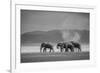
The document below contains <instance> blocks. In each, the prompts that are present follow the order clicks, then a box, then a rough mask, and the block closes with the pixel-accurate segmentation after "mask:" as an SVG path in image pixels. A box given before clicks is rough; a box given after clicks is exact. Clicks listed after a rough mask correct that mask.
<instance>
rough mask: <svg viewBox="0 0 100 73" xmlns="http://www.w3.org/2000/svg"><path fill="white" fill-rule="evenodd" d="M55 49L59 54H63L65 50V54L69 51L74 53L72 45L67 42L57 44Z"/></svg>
mask: <svg viewBox="0 0 100 73" xmlns="http://www.w3.org/2000/svg"><path fill="white" fill-rule="evenodd" d="M57 49H60V51H61V52H63V50H65V52H68V51H69V50H71V52H74V48H73V45H72V44H71V43H69V42H63V43H58V44H57Z"/></svg>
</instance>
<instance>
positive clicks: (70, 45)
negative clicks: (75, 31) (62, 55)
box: [40, 41, 81, 52]
mask: <svg viewBox="0 0 100 73" xmlns="http://www.w3.org/2000/svg"><path fill="white" fill-rule="evenodd" d="M56 48H57V49H59V50H60V52H68V51H69V50H70V51H71V52H74V50H75V49H78V52H79V51H81V45H80V44H79V43H78V42H74V41H70V42H60V43H57V45H56ZM47 49H49V52H54V48H53V45H52V44H50V43H41V46H40V52H47Z"/></svg>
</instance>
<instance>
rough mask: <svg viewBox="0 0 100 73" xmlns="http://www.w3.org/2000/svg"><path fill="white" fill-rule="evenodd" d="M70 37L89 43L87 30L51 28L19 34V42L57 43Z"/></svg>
mask: <svg viewBox="0 0 100 73" xmlns="http://www.w3.org/2000/svg"><path fill="white" fill-rule="evenodd" d="M63 32H64V33H63ZM63 35H64V37H63ZM66 39H67V40H69V39H70V40H71V39H77V40H78V41H79V42H81V43H86V44H88V43H89V31H88V30H51V31H32V32H27V33H24V34H21V44H29V43H42V42H52V43H57V42H61V41H66Z"/></svg>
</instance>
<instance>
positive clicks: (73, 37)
mask: <svg viewBox="0 0 100 73" xmlns="http://www.w3.org/2000/svg"><path fill="white" fill-rule="evenodd" d="M62 37H63V40H64V41H65V42H66V41H67V42H68V41H79V40H80V35H79V34H78V32H71V31H62Z"/></svg>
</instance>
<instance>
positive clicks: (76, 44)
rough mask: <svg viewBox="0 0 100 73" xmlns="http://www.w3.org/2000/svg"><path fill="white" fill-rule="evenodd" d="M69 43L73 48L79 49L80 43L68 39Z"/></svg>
mask: <svg viewBox="0 0 100 73" xmlns="http://www.w3.org/2000/svg"><path fill="white" fill-rule="evenodd" d="M70 43H71V44H72V45H73V48H74V49H75V48H77V49H78V51H81V45H80V44H79V43H78V42H74V41H70Z"/></svg>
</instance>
